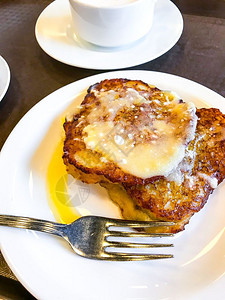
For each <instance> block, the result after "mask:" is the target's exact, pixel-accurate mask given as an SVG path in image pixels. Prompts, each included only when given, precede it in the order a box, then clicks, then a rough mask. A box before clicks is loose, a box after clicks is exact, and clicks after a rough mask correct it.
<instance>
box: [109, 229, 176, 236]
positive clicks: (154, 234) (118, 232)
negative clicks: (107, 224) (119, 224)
mask: <svg viewBox="0 0 225 300" xmlns="http://www.w3.org/2000/svg"><path fill="white" fill-rule="evenodd" d="M107 236H115V237H168V236H173V233H169V232H164V233H148V232H126V231H115V230H110V231H109V234H108V235H107Z"/></svg>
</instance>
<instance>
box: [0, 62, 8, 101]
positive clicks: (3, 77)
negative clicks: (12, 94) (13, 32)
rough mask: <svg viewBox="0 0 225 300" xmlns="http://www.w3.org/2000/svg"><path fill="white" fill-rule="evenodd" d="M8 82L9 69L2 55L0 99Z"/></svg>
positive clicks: (0, 63) (0, 64)
mask: <svg viewBox="0 0 225 300" xmlns="http://www.w3.org/2000/svg"><path fill="white" fill-rule="evenodd" d="M9 82H10V70H9V66H8V64H7V62H6V61H5V60H4V58H3V57H2V56H0V101H1V100H2V98H3V97H4V96H5V93H6V91H7V89H8V87H9Z"/></svg>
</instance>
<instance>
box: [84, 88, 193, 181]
mask: <svg viewBox="0 0 225 300" xmlns="http://www.w3.org/2000/svg"><path fill="white" fill-rule="evenodd" d="M96 93H97V95H96V97H97V96H99V97H98V100H100V101H99V102H100V105H99V106H98V107H96V108H94V109H93V110H92V111H91V112H90V114H89V115H88V116H87V120H88V122H89V124H88V125H87V126H85V127H84V129H83V133H84V135H83V140H84V142H85V144H86V146H87V148H89V149H91V150H93V151H97V152H98V153H100V155H101V156H102V157H101V161H104V162H108V161H113V162H114V163H116V164H117V165H118V166H119V167H120V168H121V169H122V170H123V171H125V172H128V173H130V174H132V175H134V176H137V177H141V178H143V179H146V178H150V177H153V176H165V177H166V176H168V175H169V174H170V173H171V172H172V171H173V170H175V169H176V168H177V166H178V164H179V163H180V162H181V161H182V159H183V158H184V155H185V146H186V144H187V143H188V142H189V141H190V140H191V139H193V137H194V132H195V127H196V123H197V117H196V116H195V107H194V104H193V103H179V101H178V98H177V96H176V95H173V94H169V92H167V94H168V95H169V96H170V99H169V98H168V96H167V98H168V101H167V102H169V104H168V103H167V102H166V103H167V104H166V108H165V105H164V103H163V102H162V101H159V100H157V99H153V100H152V103H153V102H154V105H156V108H155V106H153V109H152V112H151V115H152V118H150V117H145V124H142V123H141V124H140V125H139V126H137V125H133V124H134V122H135V120H137V119H138V118H142V116H143V115H144V114H145V109H144V106H143V104H144V105H146V104H147V105H148V106H149V105H151V101H149V100H147V99H145V98H144V97H143V95H140V94H139V93H138V92H137V91H136V90H134V89H132V88H128V89H127V91H126V92H125V93H124V94H123V96H122V97H121V95H120V96H119V95H118V93H117V92H115V91H112V90H110V91H108V92H101V93H100V94H99V95H98V93H99V92H96ZM140 107H141V108H142V109H140ZM121 109H125V110H126V111H128V112H129V113H130V114H131V116H132V117H133V121H132V122H133V123H132V125H131V132H130V131H129V130H130V128H127V127H126V122H125V123H123V121H121V122H119V123H115V121H114V120H115V117H116V115H117V113H118V111H119V110H121ZM134 109H136V111H137V109H139V114H138V115H136V113H134V111H133V110H134ZM162 109H164V110H166V112H167V115H169V118H167V119H164V118H163V115H162V114H161V110H162ZM187 120H191V121H187ZM146 122H147V123H146ZM124 124H125V126H123V125H124Z"/></svg>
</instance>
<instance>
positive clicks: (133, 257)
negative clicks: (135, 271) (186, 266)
mask: <svg viewBox="0 0 225 300" xmlns="http://www.w3.org/2000/svg"><path fill="white" fill-rule="evenodd" d="M162 258H173V255H172V254H137V253H135V254H132V253H129V254H127V253H119V252H114V253H107V254H106V255H104V256H103V257H102V259H104V260H116V261H138V260H153V259H162Z"/></svg>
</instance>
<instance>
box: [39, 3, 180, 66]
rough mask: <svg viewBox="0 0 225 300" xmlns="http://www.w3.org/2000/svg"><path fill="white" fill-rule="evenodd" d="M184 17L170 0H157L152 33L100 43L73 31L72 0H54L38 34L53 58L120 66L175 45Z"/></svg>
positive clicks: (76, 63) (148, 58)
mask: <svg viewBox="0 0 225 300" xmlns="http://www.w3.org/2000/svg"><path fill="white" fill-rule="evenodd" d="M182 30H183V19H182V16H181V13H180V11H179V10H178V8H177V7H176V6H175V5H174V4H173V3H172V2H171V1H169V0H158V2H157V4H156V8H155V16H154V20H153V25H152V28H151V30H150V32H149V34H148V35H147V36H146V37H145V38H143V39H142V40H140V41H138V42H136V43H134V44H133V45H132V46H129V47H128V46H126V47H123V48H103V47H97V46H94V45H92V44H89V43H87V42H84V41H81V40H79V39H78V38H77V37H76V36H75V35H74V34H73V31H72V27H71V16H70V7H69V1H66V0H57V1H54V2H53V3H51V4H50V5H49V6H47V8H46V9H45V10H44V11H43V12H42V13H41V15H40V16H39V18H38V20H37V23H36V28H35V34H36V38H37V41H38V43H39V45H40V46H41V48H42V49H43V50H44V51H45V52H46V53H47V54H48V55H50V56H52V57H53V58H55V59H57V60H59V61H61V62H63V63H66V64H69V65H72V66H77V67H81V68H88V69H102V70H103V69H104V70H106V69H121V68H126V67H131V66H135V65H139V64H143V63H145V62H148V61H151V60H153V59H155V58H157V57H159V56H161V55H162V54H164V53H165V52H167V51H168V50H169V49H170V48H172V47H173V46H174V45H175V44H176V42H177V41H178V39H179V38H180V36H181V33H182Z"/></svg>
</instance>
